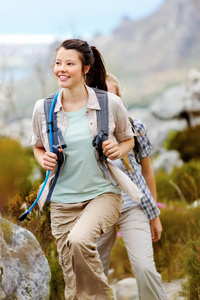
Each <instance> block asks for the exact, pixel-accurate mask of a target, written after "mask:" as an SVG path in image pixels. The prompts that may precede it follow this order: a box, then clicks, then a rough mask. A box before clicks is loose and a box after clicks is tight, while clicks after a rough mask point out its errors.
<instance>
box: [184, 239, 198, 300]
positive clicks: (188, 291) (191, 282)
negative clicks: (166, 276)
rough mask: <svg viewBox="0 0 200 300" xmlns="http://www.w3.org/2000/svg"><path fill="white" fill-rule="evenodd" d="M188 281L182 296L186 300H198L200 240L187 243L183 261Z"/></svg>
mask: <svg viewBox="0 0 200 300" xmlns="http://www.w3.org/2000/svg"><path fill="white" fill-rule="evenodd" d="M185 267H186V272H187V275H188V280H187V282H186V284H185V285H184V290H183V292H182V296H185V297H186V299H188V300H199V299H200V238H198V239H197V240H195V241H190V242H189V250H188V252H187V255H186V259H185Z"/></svg>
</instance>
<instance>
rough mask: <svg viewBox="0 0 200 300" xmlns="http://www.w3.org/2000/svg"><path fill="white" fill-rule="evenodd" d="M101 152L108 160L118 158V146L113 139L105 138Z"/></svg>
mask: <svg viewBox="0 0 200 300" xmlns="http://www.w3.org/2000/svg"><path fill="white" fill-rule="evenodd" d="M102 149H103V153H104V154H105V155H106V156H107V158H109V159H110V160H115V159H117V158H120V148H119V146H118V144H117V143H115V142H114V141H113V140H106V141H104V142H103V143H102Z"/></svg>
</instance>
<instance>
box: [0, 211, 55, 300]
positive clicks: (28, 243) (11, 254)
mask: <svg viewBox="0 0 200 300" xmlns="http://www.w3.org/2000/svg"><path fill="white" fill-rule="evenodd" d="M0 267H2V271H3V274H2V278H1V279H2V281H1V282H0V297H1V299H2V298H3V299H4V298H5V299H7V298H8V297H10V296H11V295H12V294H14V295H15V296H16V297H17V299H20V300H30V299H33V300H47V299H49V291H50V286H49V282H50V278H51V273H50V268H49V265H48V261H47V259H46V257H45V255H44V253H43V252H42V250H41V247H40V245H39V243H38V241H37V240H36V238H35V236H34V235H33V234H32V233H31V232H30V231H28V230H26V229H24V228H22V227H20V226H17V225H15V224H13V223H12V222H10V221H8V220H6V219H4V218H2V217H1V216H0ZM6 297H7V298H6Z"/></svg>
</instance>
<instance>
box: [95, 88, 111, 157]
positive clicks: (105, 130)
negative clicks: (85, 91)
mask: <svg viewBox="0 0 200 300" xmlns="http://www.w3.org/2000/svg"><path fill="white" fill-rule="evenodd" d="M93 89H94V91H95V93H96V96H97V98H98V101H99V105H100V108H101V109H100V110H97V111H96V113H97V122H98V127H99V133H98V134H97V136H96V137H95V138H94V139H93V141H92V144H93V146H94V147H95V148H96V149H97V150H98V152H99V157H100V159H104V158H105V156H104V154H103V152H102V143H103V142H104V141H106V140H107V139H108V134H109V111H108V94H107V92H106V91H103V90H99V89H96V88H93Z"/></svg>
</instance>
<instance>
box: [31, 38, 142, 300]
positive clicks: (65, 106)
mask: <svg viewBox="0 0 200 300" xmlns="http://www.w3.org/2000/svg"><path fill="white" fill-rule="evenodd" d="M54 74H55V78H56V80H57V81H58V84H59V86H60V87H61V91H60V93H59V95H58V99H57V103H56V105H55V109H54V113H56V114H57V125H58V127H59V128H60V130H61V132H62V135H63V137H64V140H65V142H66V144H67V148H65V149H63V150H61V151H63V154H64V156H65V158H66V159H65V162H64V163H63V166H62V169H61V171H60V174H59V177H58V180H57V183H56V185H55V188H54V190H53V194H52V197H51V228H52V233H53V235H54V237H55V238H56V244H57V250H58V253H59V259H60V264H61V266H62V269H63V274H64V278H65V284H66V286H65V297H66V299H68V300H71V299H75V298H76V299H91V300H92V299H95V300H104V299H105V300H112V299H114V295H113V291H112V289H111V288H110V287H109V285H108V282H107V278H106V276H105V275H104V272H103V267H102V264H101V261H100V259H99V255H98V252H97V245H96V244H97V240H98V238H99V236H100V235H101V233H102V232H103V231H105V230H107V229H108V228H109V227H110V226H112V225H113V224H114V222H115V221H116V220H117V218H118V217H119V215H120V211H121V207H122V197H121V189H123V188H125V189H126V188H127V187H128V188H130V189H131V190H132V191H134V192H133V194H132V197H133V198H134V199H135V200H136V201H140V198H141V196H142V194H141V193H140V192H139V190H138V189H137V188H136V186H135V185H134V184H133V183H132V182H131V180H129V178H128V177H127V176H126V175H125V177H126V178H124V173H123V172H121V171H120V170H119V169H118V168H117V167H114V168H113V169H112V174H113V176H114V179H115V182H116V185H115V184H113V183H111V181H110V179H109V178H107V175H106V173H104V171H103V170H102V163H103V165H104V166H105V169H104V170H107V169H108V168H109V162H107V159H106V158H110V160H114V159H117V158H120V157H122V156H123V155H124V154H125V153H127V152H129V151H130V149H132V147H133V145H134V140H133V132H132V130H131V127H130V125H129V120H128V115H127V111H126V109H125V107H124V105H123V103H122V101H121V99H120V98H119V97H117V96H116V95H114V94H111V93H106V92H105V91H106V90H107V86H106V70H105V67H104V63H103V59H102V57H101V54H100V53H99V51H98V50H97V49H96V47H94V46H92V47H90V46H89V45H88V43H87V42H85V41H82V40H78V39H70V40H66V41H64V42H63V43H62V44H61V45H60V46H59V47H58V48H57V50H56V57H55V62H54ZM93 88H97V89H101V90H102V91H101V93H102V92H103V93H104V94H106V95H107V99H108V107H109V136H108V139H107V140H106V141H104V142H103V143H102V151H103V154H104V159H103V162H102V163H101V162H100V158H99V153H98V151H97V150H96V149H95V148H94V147H93V146H92V139H93V138H94V137H95V136H96V135H98V131H99V130H98V125H97V116H96V111H97V110H100V105H99V102H98V99H97V96H96V92H95V89H93ZM30 143H31V144H32V145H33V146H34V154H35V157H36V159H37V161H38V162H39V164H40V165H41V166H42V167H43V169H44V170H46V171H50V172H51V173H50V174H51V175H50V177H51V176H52V177H53V176H54V175H55V173H56V170H57V159H58V157H57V155H56V154H55V153H52V152H50V149H49V145H48V137H47V129H46V121H45V115H44V99H41V100H38V101H37V102H36V105H35V108H34V112H33V134H32V136H31V140H30ZM52 177H51V178H52ZM119 186H120V187H121V189H120V188H119ZM44 202H45V199H43V200H41V199H40V207H41V208H42V205H43V204H44Z"/></svg>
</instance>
